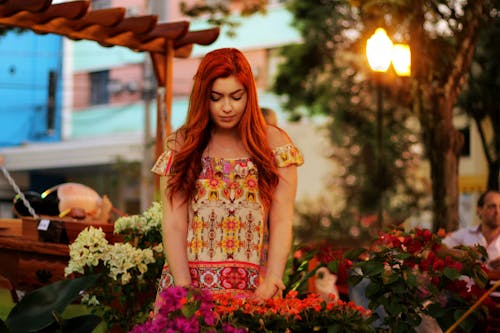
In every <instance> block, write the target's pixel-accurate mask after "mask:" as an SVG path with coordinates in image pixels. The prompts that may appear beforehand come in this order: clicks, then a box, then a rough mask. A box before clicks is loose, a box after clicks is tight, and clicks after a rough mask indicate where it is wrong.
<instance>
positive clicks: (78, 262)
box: [64, 227, 109, 276]
mask: <svg viewBox="0 0 500 333" xmlns="http://www.w3.org/2000/svg"><path fill="white" fill-rule="evenodd" d="M108 248H109V244H108V241H107V240H106V235H105V233H104V231H102V229H101V228H94V227H88V228H85V229H84V230H82V231H81V232H80V234H79V235H78V237H77V238H76V239H75V241H74V242H73V243H72V244H71V245H70V246H69V256H70V260H69V262H68V266H67V267H66V268H65V269H64V274H65V276H68V275H70V274H71V273H74V272H77V273H81V274H83V273H85V268H86V267H90V268H92V267H96V266H98V265H99V262H100V261H101V260H103V255H104V254H105V253H106V252H108Z"/></svg>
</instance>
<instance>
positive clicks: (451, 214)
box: [402, 1, 493, 231]
mask: <svg viewBox="0 0 500 333" xmlns="http://www.w3.org/2000/svg"><path fill="white" fill-rule="evenodd" d="M406 2H407V6H406V7H402V8H403V9H405V11H406V12H407V13H411V14H410V15H409V17H408V18H407V19H405V20H406V21H407V24H408V25H407V26H408V28H409V30H408V31H409V34H410V47H411V48H412V49H413V50H418V56H416V57H414V58H413V60H412V68H413V74H412V81H413V82H412V83H413V94H414V95H413V97H414V109H415V111H416V112H417V113H418V116H419V119H420V122H421V124H422V135H423V141H424V144H425V146H426V147H427V148H428V149H427V157H428V158H429V161H430V165H431V180H432V193H433V203H434V206H433V213H434V214H433V215H434V226H433V228H434V230H435V231H436V230H438V229H440V228H445V229H446V230H453V229H456V228H457V227H458V193H459V192H458V163H459V157H460V152H461V149H462V145H463V136H462V135H461V133H460V132H459V131H458V130H457V129H456V128H455V127H454V126H453V123H452V119H453V110H454V107H455V105H456V103H457V99H458V95H459V93H460V90H461V88H462V83H463V82H464V80H465V78H466V75H467V72H468V69H469V68H470V64H471V62H472V56H473V52H474V49H475V46H476V42H477V39H478V35H479V32H480V31H481V28H482V27H483V26H484V25H485V24H486V23H487V22H488V21H489V18H490V12H491V10H492V8H493V4H492V2H491V1H467V2H466V3H465V4H464V5H463V7H462V8H461V9H460V10H459V9H456V8H455V7H454V6H455V5H456V4H455V2H447V1H424V2H422V3H420V2H412V1H406ZM429 17H430V18H431V20H429V19H428V18H429ZM443 22H444V23H446V28H447V31H444V32H443V33H441V32H439V30H438V25H440V24H442V23H443ZM429 23H431V24H432V25H433V26H434V27H435V28H434V29H432V30H430V31H429V30H427V29H426V28H425V27H426V25H428V24H429ZM438 54H439V55H440V56H436V55H438Z"/></svg>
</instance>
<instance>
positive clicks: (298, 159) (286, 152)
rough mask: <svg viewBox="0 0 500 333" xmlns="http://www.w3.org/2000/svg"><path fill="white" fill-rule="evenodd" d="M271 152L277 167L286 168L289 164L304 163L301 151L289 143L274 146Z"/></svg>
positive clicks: (297, 164)
mask: <svg viewBox="0 0 500 333" xmlns="http://www.w3.org/2000/svg"><path fill="white" fill-rule="evenodd" d="M273 154H274V158H275V159H276V162H277V163H278V167H279V168H286V167H288V166H291V165H296V166H300V165H302V164H304V158H303V157H302V153H301V152H300V151H299V149H298V148H297V147H295V146H294V145H293V144H291V143H288V144H286V145H283V146H279V147H276V148H274V149H273Z"/></svg>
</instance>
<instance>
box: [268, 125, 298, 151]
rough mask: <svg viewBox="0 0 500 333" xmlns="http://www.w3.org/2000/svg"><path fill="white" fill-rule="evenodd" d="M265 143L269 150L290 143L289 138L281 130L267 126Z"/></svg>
mask: <svg viewBox="0 0 500 333" xmlns="http://www.w3.org/2000/svg"><path fill="white" fill-rule="evenodd" d="M267 141H268V142H269V146H270V147H271V148H273V149H274V148H276V147H279V146H283V145H286V144H288V143H291V141H292V140H290V137H289V136H288V134H287V133H286V132H285V130H283V129H282V128H279V127H276V126H272V125H268V126H267Z"/></svg>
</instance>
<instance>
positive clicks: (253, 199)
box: [153, 48, 303, 300]
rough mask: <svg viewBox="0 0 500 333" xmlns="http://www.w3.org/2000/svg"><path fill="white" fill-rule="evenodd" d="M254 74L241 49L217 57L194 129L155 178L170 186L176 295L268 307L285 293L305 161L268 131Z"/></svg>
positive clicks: (211, 56)
mask: <svg viewBox="0 0 500 333" xmlns="http://www.w3.org/2000/svg"><path fill="white" fill-rule="evenodd" d="M258 105H259V104H258V100H257V91H256V86H255V81H254V78H253V76H252V70H251V67H250V64H249V63H248V61H247V60H246V58H245V57H244V55H243V54H242V53H241V52H240V51H238V50H237V49H234V48H224V49H219V50H215V51H212V52H210V53H208V54H207V55H206V56H205V57H204V58H203V59H202V61H201V63H200V65H199V67H198V71H197V73H196V75H195V76H194V85H193V89H192V93H191V96H190V102H189V110H188V114H187V118H186V122H185V124H184V125H183V126H182V127H181V128H179V130H177V131H176V132H175V133H173V134H172V135H171V136H170V137H169V139H168V140H167V148H166V151H165V152H164V153H163V154H162V155H161V156H160V158H159V159H158V160H157V161H156V163H155V166H154V167H153V171H154V172H155V173H157V174H160V175H163V176H166V177H162V182H161V183H162V187H161V188H162V200H163V209H164V212H163V242H164V248H165V255H166V259H167V262H168V264H166V266H165V268H164V272H163V274H162V278H161V283H160V291H161V289H163V288H165V287H169V286H173V285H177V286H188V285H193V286H195V287H199V288H203V289H209V290H210V291H211V292H213V293H224V292H229V293H235V294H238V295H243V296H245V297H256V298H258V299H263V300H264V299H268V298H271V297H273V296H275V295H279V294H281V290H283V289H284V288H285V286H284V284H283V282H282V277H283V273H284V270H285V266H286V262H287V259H288V255H289V252H290V248H291V245H292V218H293V207H294V200H295V193H296V187H297V170H296V166H298V165H301V164H302V163H303V160H302V155H301V154H300V152H299V151H298V150H297V149H296V148H295V146H294V145H293V144H292V143H291V141H290V139H289V137H288V135H287V134H286V133H285V132H284V131H283V130H281V129H278V128H277V127H274V126H268V125H266V123H265V120H264V117H263V116H262V114H261V112H260V109H259V106H258Z"/></svg>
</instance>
